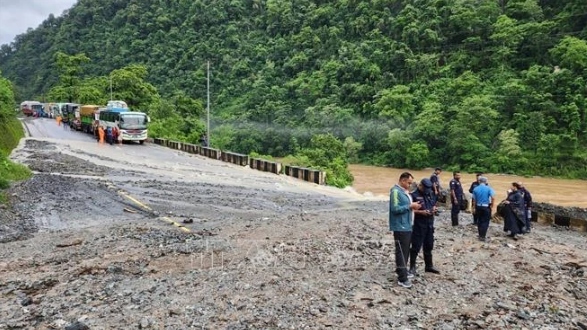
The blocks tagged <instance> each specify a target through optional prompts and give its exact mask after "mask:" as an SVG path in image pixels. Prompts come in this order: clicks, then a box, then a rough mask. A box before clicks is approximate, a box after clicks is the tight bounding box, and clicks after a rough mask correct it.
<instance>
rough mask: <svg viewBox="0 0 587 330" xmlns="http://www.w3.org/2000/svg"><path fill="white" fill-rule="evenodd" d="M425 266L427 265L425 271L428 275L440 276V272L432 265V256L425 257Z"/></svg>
mask: <svg viewBox="0 0 587 330" xmlns="http://www.w3.org/2000/svg"><path fill="white" fill-rule="evenodd" d="M424 264H425V265H426V266H425V268H424V271H425V272H426V273H433V274H440V271H439V270H438V269H436V268H434V264H433V263H432V255H431V254H428V255H424Z"/></svg>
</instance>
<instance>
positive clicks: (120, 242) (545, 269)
mask: <svg viewBox="0 0 587 330" xmlns="http://www.w3.org/2000/svg"><path fill="white" fill-rule="evenodd" d="M27 127H28V130H29V132H30V134H31V135H32V137H30V138H27V139H25V140H23V141H22V143H21V146H20V147H19V148H18V149H17V150H15V152H14V153H13V155H12V158H13V159H15V160H17V161H19V162H22V163H24V164H27V165H28V166H29V167H30V168H31V169H32V170H34V171H35V173H36V174H35V176H34V177H33V178H32V179H31V180H29V181H27V182H22V183H18V184H15V185H14V186H13V187H12V188H11V190H10V193H9V195H10V199H11V201H10V204H11V208H2V209H0V216H1V218H0V241H2V242H4V243H3V244H0V294H1V295H0V329H137V328H138V329H146V328H149V329H192V328H193V329H223V328H225V329H281V328H284V329H304V328H307V329H320V328H333V329H418V328H420V329H506V328H511V329H524V328H526V329H575V328H578V329H581V328H583V329H586V328H587V314H586V310H587V309H586V308H585V307H587V301H586V299H587V280H586V278H585V277H584V270H585V268H586V267H587V252H586V251H587V243H586V240H585V236H584V235H583V234H580V233H576V232H572V231H567V230H561V229H558V228H552V227H539V228H537V229H536V230H534V232H533V233H532V234H530V235H527V236H526V237H524V238H523V239H521V240H520V241H517V242H514V241H511V240H507V239H506V238H505V237H504V235H503V232H501V231H500V225H499V224H492V227H491V228H490V236H492V239H491V240H490V241H489V242H488V243H480V242H478V241H476V239H475V230H474V228H473V227H472V226H469V225H468V223H469V222H470V215H467V214H464V215H462V219H461V221H462V223H463V224H464V225H463V226H460V227H458V228H451V227H450V225H449V221H447V216H446V215H447V212H443V213H441V216H440V217H438V220H437V226H436V227H437V229H436V238H437V240H436V242H435V263H436V265H437V266H438V268H439V269H441V270H442V274H441V275H439V276H438V275H429V274H427V273H426V274H422V275H421V276H420V277H418V278H416V279H415V280H414V287H413V288H412V289H409V290H408V289H402V288H399V287H398V286H397V284H396V278H395V275H394V274H393V266H392V264H393V258H392V251H393V241H392V236H391V235H389V234H388V232H387V201H385V200H378V199H377V198H369V197H364V196H361V195H357V194H353V193H351V192H347V191H343V190H338V189H334V188H329V187H320V186H315V185H312V184H308V183H304V182H300V181H297V180H294V179H291V178H287V177H283V176H275V175H270V174H265V173H261V172H257V171H254V170H251V169H248V168H243V167H237V166H233V165H230V164H226V163H222V162H219V161H215V160H210V159H207V158H203V157H199V156H197V155H188V154H185V153H182V152H177V151H173V150H170V149H165V148H161V147H158V146H153V145H126V144H125V145H121V146H117V145H115V146H110V145H99V144H98V143H96V141H95V140H93V139H92V138H91V137H89V136H87V135H84V134H82V133H79V132H69V131H66V130H64V129H63V128H61V127H57V125H56V124H55V122H54V121H51V120H46V119H27ZM419 262H420V263H421V260H419ZM420 268H422V265H420Z"/></svg>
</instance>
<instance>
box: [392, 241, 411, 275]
mask: <svg viewBox="0 0 587 330" xmlns="http://www.w3.org/2000/svg"><path fill="white" fill-rule="evenodd" d="M393 239H394V241H395V272H396V273H397V278H398V280H399V281H400V282H404V281H407V280H408V258H409V257H410V240H411V239H412V232H411V231H394V232H393Z"/></svg>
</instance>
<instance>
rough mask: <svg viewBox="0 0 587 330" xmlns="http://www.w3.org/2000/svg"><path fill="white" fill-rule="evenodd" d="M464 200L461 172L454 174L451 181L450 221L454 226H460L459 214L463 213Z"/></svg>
mask: <svg viewBox="0 0 587 330" xmlns="http://www.w3.org/2000/svg"><path fill="white" fill-rule="evenodd" d="M462 199H463V186H461V172H459V171H454V172H452V180H450V203H451V209H450V219H451V222H452V226H453V227H456V226H458V225H459V213H460V212H461V200H462Z"/></svg>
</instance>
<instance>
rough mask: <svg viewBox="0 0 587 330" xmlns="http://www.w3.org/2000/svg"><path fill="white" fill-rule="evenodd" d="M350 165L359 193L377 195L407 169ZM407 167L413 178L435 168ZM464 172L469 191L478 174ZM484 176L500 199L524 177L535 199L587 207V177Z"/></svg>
mask: <svg viewBox="0 0 587 330" xmlns="http://www.w3.org/2000/svg"><path fill="white" fill-rule="evenodd" d="M349 169H350V171H351V173H352V174H353V176H354V177H355V182H354V184H353V188H354V189H355V190H356V191H357V192H359V193H365V192H371V193H373V194H374V195H389V189H390V188H391V187H392V186H393V185H394V184H396V183H397V181H398V178H399V176H400V174H401V173H402V172H404V171H406V170H405V169H397V168H389V167H376V166H368V165H356V164H353V165H349ZM407 171H408V172H410V173H412V175H414V181H416V180H417V181H419V180H421V179H422V178H429V177H430V175H431V174H432V172H433V170H432V169H428V170H423V171H413V170H407ZM461 176H462V178H461V183H462V184H463V188H464V190H465V192H467V191H468V190H469V187H470V186H471V183H472V182H473V181H475V174H474V173H472V174H469V173H461ZM485 176H486V177H487V178H488V181H489V185H490V186H492V187H493V189H494V190H495V193H496V198H497V200H498V201H499V200H502V199H505V197H506V195H507V193H506V192H507V190H508V189H509V188H510V186H511V184H512V182H514V181H522V182H523V183H524V186H525V187H526V188H527V189H528V190H529V191H530V193H531V194H532V198H533V200H534V201H536V202H543V203H551V204H554V205H560V206H577V207H583V208H587V191H586V190H585V187H586V184H587V181H583V180H565V179H552V178H542V177H532V178H525V177H520V176H515V175H504V174H485ZM451 179H452V172H451V173H449V172H448V171H445V172H442V174H441V175H440V184H441V185H442V187H444V188H448V183H449V181H450V180H451Z"/></svg>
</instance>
